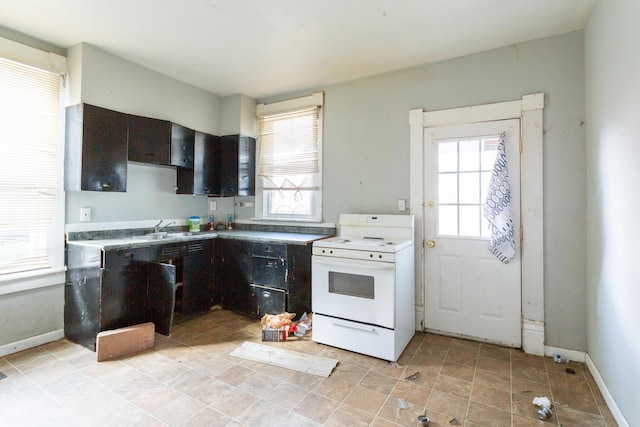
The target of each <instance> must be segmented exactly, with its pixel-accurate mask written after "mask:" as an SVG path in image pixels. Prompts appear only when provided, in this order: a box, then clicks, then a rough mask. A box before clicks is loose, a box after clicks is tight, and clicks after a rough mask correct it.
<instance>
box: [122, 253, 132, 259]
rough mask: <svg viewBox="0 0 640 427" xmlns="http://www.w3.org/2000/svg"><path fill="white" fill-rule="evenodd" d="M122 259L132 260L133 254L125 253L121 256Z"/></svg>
mask: <svg viewBox="0 0 640 427" xmlns="http://www.w3.org/2000/svg"><path fill="white" fill-rule="evenodd" d="M123 258H133V252H127V253H126V254H124V255H123Z"/></svg>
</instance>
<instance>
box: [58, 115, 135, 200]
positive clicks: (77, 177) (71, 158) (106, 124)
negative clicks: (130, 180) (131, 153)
mask: <svg viewBox="0 0 640 427" xmlns="http://www.w3.org/2000/svg"><path fill="white" fill-rule="evenodd" d="M65 120H66V134H65V142H66V149H65V150H66V151H65V190H67V191H80V190H82V191H120V192H123V191H126V189H127V133H128V132H127V115H126V114H124V113H119V112H117V111H112V110H108V109H106V108H100V107H96V106H93V105H89V104H78V105H74V106H70V107H67V109H66V119H65Z"/></svg>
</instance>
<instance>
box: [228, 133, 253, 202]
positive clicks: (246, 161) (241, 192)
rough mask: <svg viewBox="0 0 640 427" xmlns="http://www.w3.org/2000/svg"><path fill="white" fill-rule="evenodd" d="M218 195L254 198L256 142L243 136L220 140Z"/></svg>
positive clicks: (229, 136) (230, 136)
mask: <svg viewBox="0 0 640 427" xmlns="http://www.w3.org/2000/svg"><path fill="white" fill-rule="evenodd" d="M219 173H220V195H221V196H254V195H255V178H256V140H255V139H254V138H250V137H248V136H244V135H226V136H223V137H221V138H220V171H219Z"/></svg>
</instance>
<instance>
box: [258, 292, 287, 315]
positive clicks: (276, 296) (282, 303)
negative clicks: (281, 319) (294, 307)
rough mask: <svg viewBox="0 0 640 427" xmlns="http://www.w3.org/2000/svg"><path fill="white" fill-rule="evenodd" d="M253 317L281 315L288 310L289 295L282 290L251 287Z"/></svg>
mask: <svg viewBox="0 0 640 427" xmlns="http://www.w3.org/2000/svg"><path fill="white" fill-rule="evenodd" d="M250 289H251V300H252V304H253V309H252V312H253V315H254V316H256V317H262V316H264V315H265V314H279V313H283V312H285V311H286V310H287V293H286V292H285V291H284V290H282V289H275V288H269V287H265V286H259V285H250Z"/></svg>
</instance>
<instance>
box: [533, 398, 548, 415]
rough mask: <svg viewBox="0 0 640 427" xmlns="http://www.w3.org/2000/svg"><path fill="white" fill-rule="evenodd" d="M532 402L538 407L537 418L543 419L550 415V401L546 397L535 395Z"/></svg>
mask: <svg viewBox="0 0 640 427" xmlns="http://www.w3.org/2000/svg"><path fill="white" fill-rule="evenodd" d="M533 404H534V405H536V406H537V407H539V408H540V409H539V410H538V418H540V419H541V420H543V421H544V420H546V419H548V418H549V417H550V416H551V401H550V400H549V398H548V397H546V396H545V397H535V398H534V399H533Z"/></svg>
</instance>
